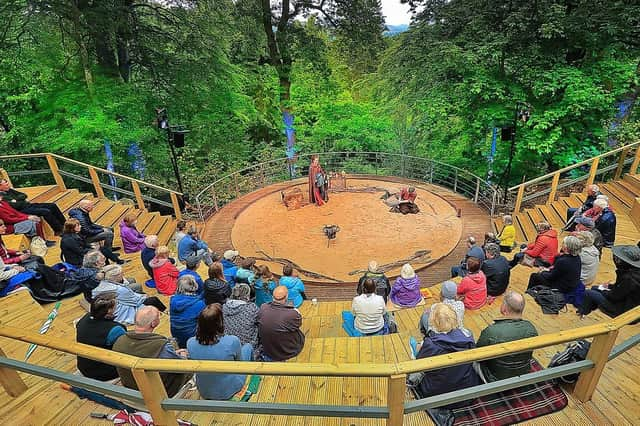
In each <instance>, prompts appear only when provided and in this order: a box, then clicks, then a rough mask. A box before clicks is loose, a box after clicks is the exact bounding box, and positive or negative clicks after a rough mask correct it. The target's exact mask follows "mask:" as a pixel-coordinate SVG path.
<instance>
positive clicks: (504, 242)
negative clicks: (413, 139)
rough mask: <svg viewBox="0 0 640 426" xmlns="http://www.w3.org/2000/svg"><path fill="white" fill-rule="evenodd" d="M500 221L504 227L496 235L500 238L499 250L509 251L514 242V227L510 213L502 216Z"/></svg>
mask: <svg viewBox="0 0 640 426" xmlns="http://www.w3.org/2000/svg"><path fill="white" fill-rule="evenodd" d="M502 222H503V223H504V228H502V231H501V232H500V235H498V238H499V239H500V251H502V252H506V253H511V250H512V249H513V247H514V246H515V244H516V228H515V226H513V218H512V217H511V216H510V215H504V216H502Z"/></svg>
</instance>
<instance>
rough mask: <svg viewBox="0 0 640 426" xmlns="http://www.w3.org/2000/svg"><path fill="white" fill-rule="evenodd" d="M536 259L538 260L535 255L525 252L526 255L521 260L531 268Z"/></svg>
mask: <svg viewBox="0 0 640 426" xmlns="http://www.w3.org/2000/svg"><path fill="white" fill-rule="evenodd" d="M535 261H536V258H535V257H531V256H529V255H528V254H526V253H525V255H524V257H523V258H522V260H521V261H520V264H521V265H524V266H528V267H530V268H533V266H534V263H535Z"/></svg>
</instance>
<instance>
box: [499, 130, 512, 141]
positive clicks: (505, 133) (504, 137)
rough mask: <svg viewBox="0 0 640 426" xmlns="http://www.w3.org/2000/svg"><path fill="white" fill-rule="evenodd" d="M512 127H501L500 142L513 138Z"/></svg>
mask: <svg viewBox="0 0 640 426" xmlns="http://www.w3.org/2000/svg"><path fill="white" fill-rule="evenodd" d="M513 130H514V129H513V127H503V128H502V135H501V139H502V141H510V140H511V139H512V138H513Z"/></svg>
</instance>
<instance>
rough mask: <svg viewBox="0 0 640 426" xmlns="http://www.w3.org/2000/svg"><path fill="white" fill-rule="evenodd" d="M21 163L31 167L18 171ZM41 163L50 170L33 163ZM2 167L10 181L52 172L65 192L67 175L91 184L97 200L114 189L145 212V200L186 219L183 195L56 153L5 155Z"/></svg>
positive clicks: (177, 217)
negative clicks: (109, 181) (154, 193)
mask: <svg viewBox="0 0 640 426" xmlns="http://www.w3.org/2000/svg"><path fill="white" fill-rule="evenodd" d="M17 160H29V164H28V165H27V167H20V168H19V169H18V170H14V168H15V167H14V166H13V164H12V163H15V162H16V161H17ZM37 160H46V164H47V167H46V168H40V169H38V168H37V166H36V167H34V163H33V162H36V161H37ZM0 164H2V166H3V168H4V169H5V170H6V176H7V177H9V178H11V177H14V176H29V175H39V174H49V173H51V176H52V177H53V180H54V182H55V185H56V186H57V187H58V188H59V189H60V190H61V191H64V190H66V189H67V185H66V183H65V180H64V178H63V177H64V176H66V177H68V178H72V179H76V180H80V181H82V182H85V183H89V184H91V185H92V186H93V190H94V191H95V195H96V196H97V197H104V196H105V192H104V191H105V190H110V191H114V192H117V193H120V194H124V195H126V196H130V197H132V198H133V199H135V203H136V205H137V207H138V208H139V209H142V210H145V209H146V204H145V201H149V202H152V203H155V204H158V205H161V206H166V207H170V208H172V209H173V213H174V215H175V217H176V219H181V218H182V209H181V208H180V202H179V198H180V197H182V193H180V192H177V191H174V190H171V189H167V188H163V187H161V186H158V185H154V184H152V183H149V182H145V181H142V180H139V179H135V178H132V177H129V176H125V175H122V174H120V173H116V172H112V171H109V170H107V169H103V168H100V167H95V166H92V165H90V164H87V163H83V162H81V161H76V160H72V159H71V158H66V157H63V156H61V155H57V154H52V153H38V154H17V155H2V156H0ZM63 164H64V165H68V166H74V167H76V168H79V169H80V170H84V171H85V173H84V175H79V174H77V173H73V172H70V171H68V170H65V169H64V168H63V167H62V165H63ZM101 175H103V176H107V178H108V177H109V176H110V177H113V178H115V179H119V180H120V181H124V182H127V185H128V186H129V188H130V189H125V188H120V187H118V186H113V185H111V184H107V183H104V182H102V180H101ZM87 176H88V177H87ZM143 188H144V192H143ZM150 190H155V191H157V192H159V193H161V194H168V195H169V199H170V202H167V201H165V200H160V199H158V198H155V197H152V196H150V195H148V192H149V191H150Z"/></svg>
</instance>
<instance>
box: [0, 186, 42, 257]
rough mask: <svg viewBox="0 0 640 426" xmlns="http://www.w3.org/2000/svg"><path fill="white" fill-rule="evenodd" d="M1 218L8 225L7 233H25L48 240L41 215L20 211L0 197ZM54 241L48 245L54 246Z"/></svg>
mask: <svg viewBox="0 0 640 426" xmlns="http://www.w3.org/2000/svg"><path fill="white" fill-rule="evenodd" d="M0 219H2V221H3V222H4V224H5V225H6V226H7V230H6V233H7V234H24V235H26V236H27V237H29V238H32V237H36V236H38V237H40V238H42V239H43V240H45V241H46V238H45V236H44V230H43V229H42V223H41V221H40V216H35V215H32V214H31V215H27V214H25V213H22V212H19V211H18V210H16V209H14V208H13V207H11V206H10V205H9V203H8V202H7V201H6V200H4V199H3V198H2V197H0ZM54 245H55V242H54V241H47V247H53V246H54Z"/></svg>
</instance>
